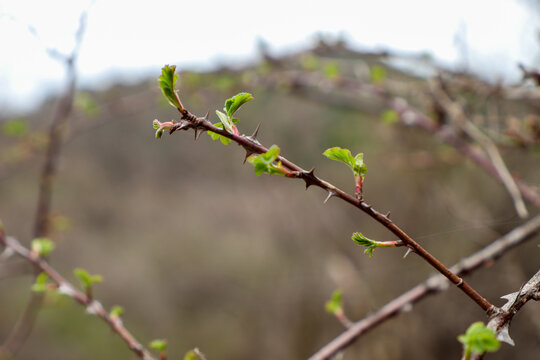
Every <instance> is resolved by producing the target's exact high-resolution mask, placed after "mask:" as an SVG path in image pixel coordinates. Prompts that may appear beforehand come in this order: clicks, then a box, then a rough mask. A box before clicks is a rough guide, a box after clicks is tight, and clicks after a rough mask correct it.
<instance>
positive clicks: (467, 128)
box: [431, 78, 529, 219]
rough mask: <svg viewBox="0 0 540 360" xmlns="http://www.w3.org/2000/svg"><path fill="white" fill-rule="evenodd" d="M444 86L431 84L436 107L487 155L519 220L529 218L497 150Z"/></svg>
mask: <svg viewBox="0 0 540 360" xmlns="http://www.w3.org/2000/svg"><path fill="white" fill-rule="evenodd" d="M445 88H446V86H445V84H444V83H443V80H442V78H439V79H437V80H436V81H434V82H432V83H431V91H432V93H433V95H434V97H435V99H436V101H437V103H438V105H439V106H440V107H441V108H442V109H443V110H444V112H445V114H446V115H448V117H449V118H450V119H451V123H452V124H453V125H454V126H455V127H457V128H458V129H460V130H463V131H464V132H465V133H466V134H467V135H469V136H470V137H471V138H472V139H474V141H476V142H477V143H478V144H479V145H480V146H481V147H482V148H483V149H484V151H485V152H486V153H487V155H488V157H489V158H490V159H491V164H492V165H493V167H494V168H495V170H496V171H497V176H498V178H499V179H500V180H501V182H502V184H503V185H504V187H505V188H506V189H507V191H508V193H509V194H510V197H511V198H512V201H513V203H514V207H515V209H516V212H517V214H518V215H519V217H520V218H522V219H525V218H527V217H528V216H529V212H528V211H527V207H526V206H525V202H524V201H523V198H522V196H521V192H520V191H519V188H518V186H517V184H516V182H515V180H514V178H513V177H512V175H511V174H510V171H509V170H508V167H507V166H506V164H505V163H504V160H503V158H502V156H501V154H500V153H499V150H498V149H497V146H496V145H495V144H494V142H493V141H492V140H491V139H490V138H489V136H487V135H485V134H484V133H483V132H482V131H480V129H478V127H476V125H474V124H473V123H472V121H470V119H468V118H467V116H466V115H465V111H464V110H463V108H462V107H461V106H460V105H459V104H458V103H457V102H455V101H453V100H452V99H451V98H450V95H449V94H448V92H447V91H446V90H445Z"/></svg>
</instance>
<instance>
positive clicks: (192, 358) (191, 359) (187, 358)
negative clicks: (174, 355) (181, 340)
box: [184, 350, 199, 360]
mask: <svg viewBox="0 0 540 360" xmlns="http://www.w3.org/2000/svg"><path fill="white" fill-rule="evenodd" d="M184 360H199V357H198V356H197V353H196V352H195V351H193V350H189V351H188V352H187V353H186V354H185V355H184Z"/></svg>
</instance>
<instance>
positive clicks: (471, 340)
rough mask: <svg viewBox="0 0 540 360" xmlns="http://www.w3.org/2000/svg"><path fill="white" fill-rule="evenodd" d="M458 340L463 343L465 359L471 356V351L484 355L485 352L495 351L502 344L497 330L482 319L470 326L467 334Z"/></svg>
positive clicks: (460, 336)
mask: <svg viewBox="0 0 540 360" xmlns="http://www.w3.org/2000/svg"><path fill="white" fill-rule="evenodd" d="M458 340H459V342H460V343H462V344H463V348H464V354H465V356H464V358H465V359H469V358H470V355H471V352H472V353H475V354H478V355H482V354H484V353H485V352H495V351H497V350H498V349H499V347H500V346H501V343H500V342H499V340H497V335H496V333H495V331H494V330H492V329H490V328H488V327H486V326H485V325H484V323H483V322H481V321H478V322H475V323H473V324H472V325H471V326H469V328H468V329H467V331H466V333H465V334H463V335H459V336H458Z"/></svg>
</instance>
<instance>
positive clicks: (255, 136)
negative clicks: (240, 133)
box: [250, 123, 261, 140]
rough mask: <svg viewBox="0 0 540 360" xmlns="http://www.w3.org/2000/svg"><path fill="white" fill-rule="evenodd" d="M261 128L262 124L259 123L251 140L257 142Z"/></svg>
mask: <svg viewBox="0 0 540 360" xmlns="http://www.w3.org/2000/svg"><path fill="white" fill-rule="evenodd" d="M260 126H261V123H259V124H258V125H257V127H256V128H255V131H254V132H253V135H251V136H250V138H251V139H252V140H256V139H257V135H259V127H260Z"/></svg>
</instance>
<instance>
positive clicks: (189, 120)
mask: <svg viewBox="0 0 540 360" xmlns="http://www.w3.org/2000/svg"><path fill="white" fill-rule="evenodd" d="M178 111H179V112H180V114H181V115H182V116H181V120H180V121H179V122H175V124H174V125H173V126H172V127H171V128H170V130H169V133H170V134H172V133H173V132H175V131H177V130H189V129H193V130H194V131H195V139H197V138H198V136H199V135H200V132H201V131H202V132H204V131H211V132H214V133H217V134H219V135H221V136H223V137H226V138H228V139H230V140H232V141H234V142H235V143H237V144H238V145H240V146H241V147H243V148H244V150H245V151H246V157H247V156H249V155H251V154H262V153H266V152H267V151H268V149H267V148H266V147H264V146H262V145H261V144H260V143H259V142H258V141H257V140H256V138H255V137H256V134H254V135H253V136H245V135H237V134H232V133H230V132H228V131H226V130H224V129H221V128H218V127H216V126H214V125H212V123H210V122H209V121H208V114H207V115H206V116H205V117H197V116H195V115H193V114H191V113H190V112H189V111H188V110H186V109H185V108H184V107H183V106H182V105H181V106H180V107H179V108H178ZM256 132H257V131H256ZM278 160H279V161H281V163H282V165H283V166H284V167H285V168H286V169H288V171H289V173H288V174H287V177H293V178H298V179H302V180H304V181H305V183H306V188H307V187H309V186H311V185H314V186H317V187H320V188H321V189H323V190H325V191H326V192H328V196H329V197H332V196H334V197H338V198H340V199H342V200H344V201H346V202H348V203H349V204H351V205H353V206H354V207H356V208H358V209H360V210H362V211H363V212H365V213H366V214H368V215H369V216H371V217H372V218H373V219H375V220H376V221H377V222H379V223H380V224H382V225H383V226H384V227H386V228H387V229H388V230H390V231H391V232H392V233H394V235H396V236H397V237H398V238H399V239H400V240H401V242H402V244H401V246H406V247H407V248H408V249H409V250H410V251H413V252H415V253H416V254H418V255H419V256H420V257H421V258H423V259H424V260H425V261H427V262H428V263H429V264H430V265H431V266H433V267H434V268H435V269H436V270H437V271H439V272H440V273H441V274H443V275H444V276H445V277H446V278H448V279H449V280H450V281H451V282H452V283H453V284H454V285H456V286H457V287H458V288H459V289H460V290H462V291H463V292H464V293H465V294H466V295H467V296H469V297H470V298H471V299H472V300H473V301H474V302H475V303H476V304H477V305H478V306H480V307H481V308H482V309H483V310H484V311H486V312H488V313H490V312H491V311H492V310H493V309H494V307H493V305H492V304H491V303H490V302H489V301H488V300H486V299H485V298H484V297H482V296H481V295H480V294H479V293H478V292H476V290H474V289H473V288H472V287H471V286H470V285H469V284H468V283H467V282H465V281H464V280H463V279H462V278H460V277H459V276H457V275H456V274H454V273H453V272H452V271H451V270H450V269H448V268H447V267H446V266H445V265H443V264H442V263H441V262H440V261H439V260H438V259H437V258H435V257H434V256H433V255H431V253H429V252H428V251H427V250H425V249H424V248H423V247H422V246H420V245H419V244H418V243H417V242H416V241H414V240H413V239H412V238H411V237H410V236H409V235H407V234H406V233H405V232H404V231H403V230H402V229H401V228H400V227H399V226H397V225H396V224H394V223H393V222H392V221H391V220H390V218H389V216H388V215H384V214H381V213H380V212H378V211H377V210H375V209H374V208H373V207H372V206H371V205H369V204H368V203H367V202H365V201H364V200H363V198H362V197H360V198H357V197H354V196H352V195H350V194H348V193H346V192H344V191H343V190H341V189H339V188H337V187H336V186H334V185H332V184H330V183H329V182H327V181H325V180H322V179H320V178H318V177H317V176H315V174H314V170H313V169H312V170H311V171H306V170H304V169H302V168H301V167H300V166H298V165H296V164H294V163H293V162H291V161H289V160H287V159H286V158H284V157H282V156H279V157H278Z"/></svg>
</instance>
